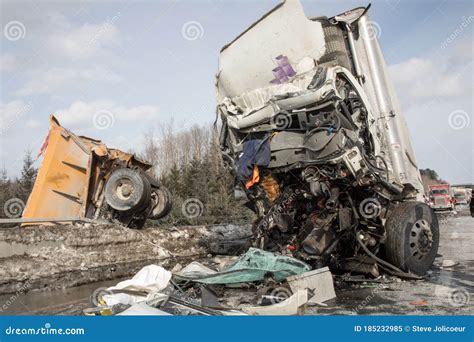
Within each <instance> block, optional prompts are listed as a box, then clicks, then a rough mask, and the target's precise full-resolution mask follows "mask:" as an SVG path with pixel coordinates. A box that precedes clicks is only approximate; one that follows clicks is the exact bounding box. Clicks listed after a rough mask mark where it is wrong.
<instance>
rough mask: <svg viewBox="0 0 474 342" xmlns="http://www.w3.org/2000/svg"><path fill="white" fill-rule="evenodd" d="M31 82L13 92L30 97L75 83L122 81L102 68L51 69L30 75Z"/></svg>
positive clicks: (52, 92)
mask: <svg viewBox="0 0 474 342" xmlns="http://www.w3.org/2000/svg"><path fill="white" fill-rule="evenodd" d="M30 78H31V80H30V81H28V82H27V83H26V84H25V85H24V86H23V87H21V88H20V89H18V90H17V91H16V92H15V95H18V96H30V95H38V94H45V93H50V94H55V91H56V90H59V89H61V88H64V87H67V86H68V85H73V84H74V83H77V82H83V81H85V82H89V81H98V82H120V81H121V80H122V79H121V77H120V76H119V75H117V74H116V73H114V72H111V71H107V70H105V69H104V68H102V67H99V66H95V67H93V68H84V69H79V68H78V69H74V68H52V69H41V70H36V71H34V72H32V73H31V75H30Z"/></svg>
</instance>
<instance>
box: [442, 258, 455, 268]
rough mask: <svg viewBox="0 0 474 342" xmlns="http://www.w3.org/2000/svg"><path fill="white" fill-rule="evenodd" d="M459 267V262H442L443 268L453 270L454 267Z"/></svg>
mask: <svg viewBox="0 0 474 342" xmlns="http://www.w3.org/2000/svg"><path fill="white" fill-rule="evenodd" d="M457 265H459V262H457V261H454V260H443V261H442V262H441V266H440V267H441V268H451V267H454V266H457Z"/></svg>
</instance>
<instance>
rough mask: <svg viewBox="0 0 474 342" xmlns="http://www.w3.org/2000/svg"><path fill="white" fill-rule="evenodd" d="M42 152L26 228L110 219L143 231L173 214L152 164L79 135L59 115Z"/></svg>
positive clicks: (26, 216) (51, 127) (27, 207)
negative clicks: (150, 220)
mask: <svg viewBox="0 0 474 342" xmlns="http://www.w3.org/2000/svg"><path fill="white" fill-rule="evenodd" d="M41 153H44V158H43V161H42V164H41V167H40V169H39V172H38V175H37V178H36V181H35V184H34V187H33V190H32V193H31V195H30V197H29V198H28V202H27V204H26V207H25V210H24V211H23V215H22V218H23V219H24V222H28V223H23V224H36V223H37V222H42V223H43V224H54V223H55V222H59V221H61V222H67V220H69V219H70V220H71V221H80V220H107V221H110V222H120V223H121V224H123V225H126V226H128V227H131V228H142V227H143V225H144V224H145V221H146V219H147V218H156V219H158V218H162V217H164V216H166V215H167V214H168V213H169V211H170V210H171V196H170V193H169V191H168V190H167V189H166V188H164V187H163V186H162V185H161V184H160V183H159V182H157V181H156V180H154V179H153V178H152V177H151V176H150V175H149V174H148V173H147V172H146V171H147V170H149V169H150V168H151V165H150V164H149V163H147V162H145V161H142V160H140V159H139V158H137V157H136V156H135V155H133V154H130V153H125V152H123V151H120V150H117V149H111V148H108V147H107V146H106V145H105V144H104V143H102V142H101V141H99V140H94V139H91V138H88V137H84V136H77V135H75V134H74V133H72V132H70V131H69V130H67V129H66V128H64V127H62V126H61V125H60V124H59V122H58V120H57V119H56V118H55V117H54V116H51V117H50V130H49V133H48V136H47V137H46V140H45V142H44V144H43V148H42V151H41ZM35 220H37V221H35Z"/></svg>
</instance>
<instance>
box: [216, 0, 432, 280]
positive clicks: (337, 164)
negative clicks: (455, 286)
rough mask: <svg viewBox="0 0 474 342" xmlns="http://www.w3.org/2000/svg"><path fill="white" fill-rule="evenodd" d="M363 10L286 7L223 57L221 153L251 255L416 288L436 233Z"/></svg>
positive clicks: (219, 78) (228, 48)
mask: <svg viewBox="0 0 474 342" xmlns="http://www.w3.org/2000/svg"><path fill="white" fill-rule="evenodd" d="M369 7H370V6H369ZM369 7H367V8H356V9H353V10H350V11H347V12H344V13H342V14H340V15H336V16H334V17H332V18H327V17H315V18H307V17H306V16H305V14H304V12H303V9H302V7H301V4H300V3H299V2H298V1H286V2H283V3H281V4H280V5H278V6H277V7H275V8H274V9H273V10H271V11H270V12H269V13H267V14H266V15H264V16H263V17H262V18H261V19H260V20H259V21H257V22H256V23H254V24H253V25H252V26H251V27H250V28H248V29H247V30H246V31H245V32H243V33H242V34H241V35H240V36H238V37H237V38H236V39H235V40H234V41H232V42H231V43H229V44H228V45H226V46H225V47H223V48H222V50H221V53H220V58H219V71H218V74H217V83H216V84H217V101H218V105H217V113H218V116H219V117H220V119H221V121H222V122H221V123H222V125H221V131H220V143H221V147H222V151H223V158H224V160H225V161H226V162H227V163H228V164H229V165H230V166H232V168H233V170H234V171H235V173H236V179H237V180H238V184H239V185H241V186H242V187H243V189H244V191H245V194H246V196H247V198H248V200H249V205H250V206H251V207H252V209H253V210H254V211H255V213H256V214H257V217H258V219H257V220H256V222H255V223H254V237H255V245H256V246H257V247H260V248H265V249H268V250H273V251H281V252H285V253H291V254H293V255H294V256H295V257H298V258H300V259H303V260H305V261H307V262H308V263H311V264H312V265H313V266H314V267H319V266H322V265H329V266H330V267H332V268H333V269H335V270H343V271H355V272H363V273H371V274H373V275H374V276H377V275H378V274H379V271H380V269H382V270H384V271H386V272H388V273H391V274H396V275H402V276H406V277H410V276H412V277H416V276H417V275H422V274H424V273H425V272H426V271H427V270H428V268H429V267H430V266H431V265H432V263H433V261H434V258H435V256H436V253H437V250H438V243H439V228H438V221H437V218H436V216H435V214H434V213H433V211H432V210H431V209H430V208H429V206H427V205H426V204H425V203H423V202H422V201H421V199H422V195H423V187H422V184H421V178H420V174H419V170H418V167H417V165H416V160H415V155H414V152H413V148H412V145H411V142H410V137H409V134H408V130H407V127H406V124H405V121H404V118H403V115H402V113H401V111H400V108H399V105H398V103H397V99H396V96H395V94H394V91H393V88H392V84H391V83H390V80H389V77H388V75H387V70H386V65H385V61H384V58H383V55H382V52H381V49H380V46H379V43H378V39H377V35H378V32H377V28H378V25H375V24H374V23H373V22H371V20H370V18H369V16H368V15H367V11H368V9H369Z"/></svg>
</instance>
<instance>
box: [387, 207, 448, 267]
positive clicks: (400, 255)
mask: <svg viewBox="0 0 474 342" xmlns="http://www.w3.org/2000/svg"><path fill="white" fill-rule="evenodd" d="M385 229H386V233H387V239H386V242H385V255H386V257H387V260H388V261H389V262H390V263H392V264H393V265H395V266H396V267H398V268H400V269H402V270H403V271H405V272H413V273H415V274H417V275H423V274H425V273H426V271H428V269H429V268H430V267H431V265H432V264H433V261H434V259H435V257H436V254H437V252H438V246H439V225H438V218H437V217H436V214H435V213H434V211H433V210H432V209H431V208H430V207H429V206H428V205H426V204H425V203H422V202H404V203H401V204H399V205H397V206H396V207H395V208H394V209H393V210H392V211H391V212H390V213H389V216H388V219H387V222H386V224H385Z"/></svg>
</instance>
